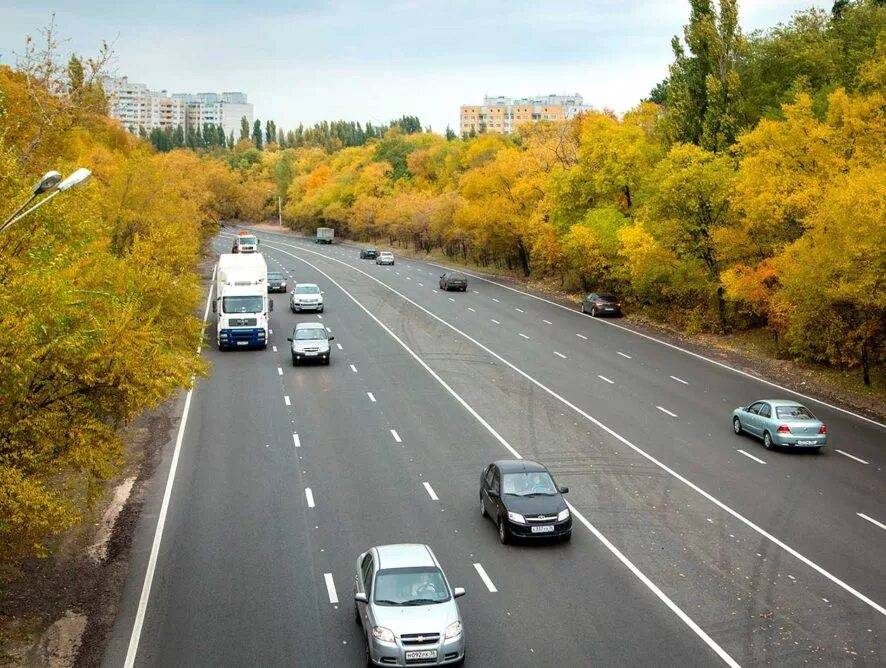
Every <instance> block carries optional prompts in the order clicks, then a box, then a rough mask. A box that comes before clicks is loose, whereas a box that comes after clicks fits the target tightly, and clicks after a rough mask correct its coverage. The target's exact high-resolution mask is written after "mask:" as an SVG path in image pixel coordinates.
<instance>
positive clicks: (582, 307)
mask: <svg viewBox="0 0 886 668" xmlns="http://www.w3.org/2000/svg"><path fill="white" fill-rule="evenodd" d="M581 312H582V313H584V312H585V303H584V302H582V303H581Z"/></svg>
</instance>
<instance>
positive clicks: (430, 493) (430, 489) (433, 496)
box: [422, 482, 440, 501]
mask: <svg viewBox="0 0 886 668" xmlns="http://www.w3.org/2000/svg"><path fill="white" fill-rule="evenodd" d="M422 485H424V486H425V489H426V490H427V491H428V496H430V497H431V500H432V501H439V500H440V499H438V498H437V495H436V494H435V493H434V488H433V487H431V483H429V482H423V483H422Z"/></svg>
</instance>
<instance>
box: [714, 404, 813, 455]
mask: <svg viewBox="0 0 886 668" xmlns="http://www.w3.org/2000/svg"><path fill="white" fill-rule="evenodd" d="M732 431H734V432H735V433H736V434H739V435H740V434H751V435H752V436H756V437H757V438H761V439H763V447H765V448H766V449H767V450H772V449H773V448H775V447H779V446H785V447H790V448H807V449H812V450H820V449H821V448H823V447H824V446H825V445H827V442H828V428H827V427H826V426H825V424H824V423H823V422H822V421H821V420H819V419H818V418H816V417H815V416H814V415H813V414H812V411H810V410H809V409H808V408H806V407H805V406H803V405H802V404H799V403H797V402H796V401H791V400H789V399H764V400H761V401H755V402H754V403H752V404H751V405H750V406H739V407H738V408H736V409H735V410H734V411H732Z"/></svg>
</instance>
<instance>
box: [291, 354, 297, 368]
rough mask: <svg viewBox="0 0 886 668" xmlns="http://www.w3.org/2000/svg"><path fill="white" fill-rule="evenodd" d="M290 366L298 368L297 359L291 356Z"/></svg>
mask: <svg viewBox="0 0 886 668" xmlns="http://www.w3.org/2000/svg"><path fill="white" fill-rule="evenodd" d="M292 366H298V357H296V356H295V355H293V356H292Z"/></svg>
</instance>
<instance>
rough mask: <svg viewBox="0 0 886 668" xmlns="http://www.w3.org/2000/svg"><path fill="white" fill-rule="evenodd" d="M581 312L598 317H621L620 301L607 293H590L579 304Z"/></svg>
mask: <svg viewBox="0 0 886 668" xmlns="http://www.w3.org/2000/svg"><path fill="white" fill-rule="evenodd" d="M581 312H582V313H590V314H591V315H592V316H594V317H595V318H596V317H597V316H598V315H621V314H622V313H621V301H620V300H619V299H618V297H616V296H615V295H613V294H609V293H608V292H601V293H597V292H592V293H591V294H589V295H588V296H587V297H585V298H584V300H583V301H582V303H581Z"/></svg>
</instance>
